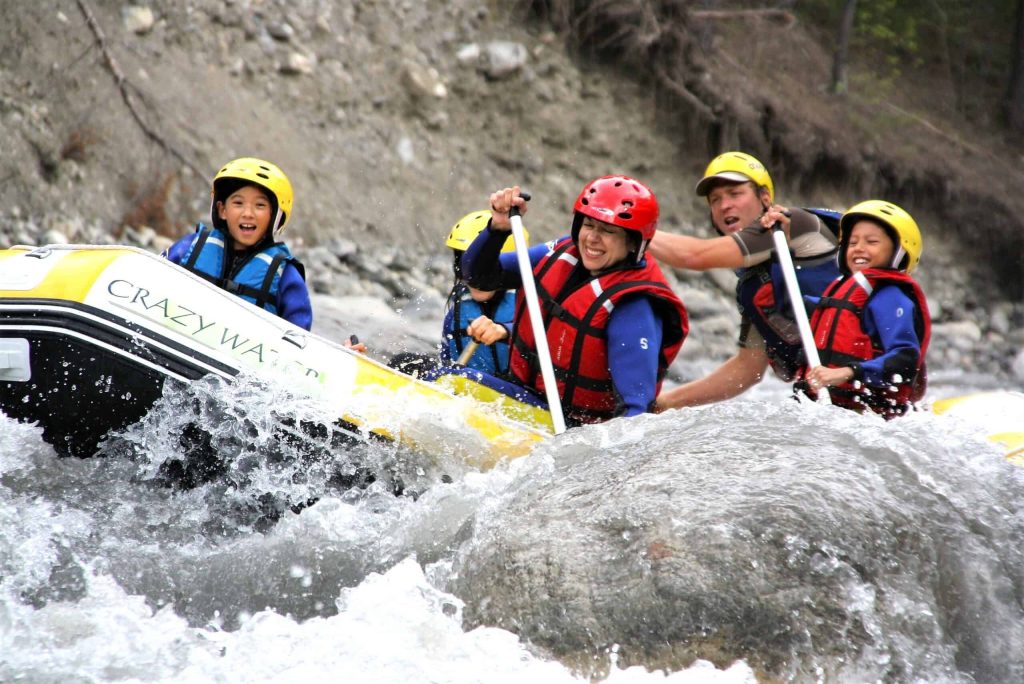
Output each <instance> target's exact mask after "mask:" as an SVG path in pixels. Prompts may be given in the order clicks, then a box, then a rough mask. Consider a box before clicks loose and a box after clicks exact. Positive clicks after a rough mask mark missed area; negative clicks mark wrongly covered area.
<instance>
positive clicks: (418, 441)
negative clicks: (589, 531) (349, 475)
mask: <svg viewBox="0 0 1024 684" xmlns="http://www.w3.org/2000/svg"><path fill="white" fill-rule="evenodd" d="M461 380H464V381H465V383H464V384H461V389H462V390H463V391H462V392H460V391H459V389H457V388H456V387H450V386H447V383H427V382H423V381H418V380H414V379H413V378H410V377H409V376H407V375H404V374H402V373H399V372H397V371H395V370H393V369H391V368H388V367H386V366H382V365H379V364H377V363H374V362H370V361H365V362H363V363H360V364H359V365H358V367H357V370H356V379H355V386H356V387H357V388H358V389H357V393H358V395H359V396H361V397H365V399H366V403H365V404H364V405H362V406H361V407H360V409H361V412H362V413H363V414H364V415H362V416H361V417H355V416H344V417H343V418H344V420H347V421H349V422H351V423H353V424H355V425H360V426H363V425H366V424H368V423H369V424H373V425H374V426H376V425H380V424H384V425H388V424H389V423H392V424H398V425H399V430H398V432H399V434H395V433H394V432H393V431H392V430H389V429H387V428H379V427H373V428H371V432H373V433H375V434H378V435H381V436H382V437H386V438H388V439H392V440H397V441H400V442H401V443H403V444H406V445H408V446H411V447H413V448H416V447H420V448H422V449H423V450H426V451H438V450H439V451H447V452H448V453H450V454H451V455H453V456H455V457H457V458H459V459H460V460H462V461H464V462H466V463H468V464H470V465H474V466H476V467H479V468H481V469H488V468H492V467H493V466H494V465H495V464H496V463H497V462H498V461H500V460H502V459H505V458H518V457H520V456H526V455H527V454H529V453H530V452H531V451H532V450H533V448H534V447H535V446H537V444H539V443H540V442H542V441H544V440H545V439H547V438H548V437H550V436H551V433H550V431H549V430H550V418H548V421H547V423H548V428H547V429H545V427H544V424H543V422H535V423H530V422H527V421H523V420H521V419H520V418H519V416H518V415H515V414H511V413H508V412H507V409H509V408H510V407H512V406H513V405H515V404H519V402H516V401H515V400H514V399H511V398H510V397H505V395H501V394H499V393H497V392H494V390H491V389H489V388H486V387H483V386H481V385H477V383H474V382H472V381H466V380H465V378H461ZM471 385H474V386H475V388H473V389H471V388H470V386H471ZM477 388H478V389H477ZM478 390H486V391H487V392H490V393H491V394H492V395H493V397H492V398H493V399H494V401H493V402H492V401H487V400H483V401H481V397H479V396H476V395H478V394H481V392H479V391H478ZM450 392H455V394H456V395H457V396H455V397H452V394H451V393H450ZM484 394H486V393H484ZM501 397H504V398H505V399H507V401H506V402H502V401H501V399H500V398H501ZM382 398H383V399H384V400H383V401H381V399H382ZM375 404H376V405H375ZM520 405H521V406H526V405H525V404H520ZM416 406H433V407H436V409H437V412H442V411H445V412H447V411H456V412H460V413H461V418H462V420H463V421H464V422H465V424H466V425H467V426H468V427H469V428H472V430H473V431H474V432H475V433H476V435H475V436H477V437H479V438H482V439H477V440H475V441H476V442H477V443H475V444H469V443H461V444H435V443H425V441H426V442H433V438H432V437H431V436H430V434H429V433H431V432H433V431H431V430H419V429H417V428H416V427H415V426H413V427H409V426H408V425H407V424H406V423H407V422H409V421H406V420H395V418H396V417H398V416H402V417H403V418H408V413H407V411H409V410H410V409H411V408H412V407H416ZM528 408H533V409H535V410H536V411H540V409H536V407H528ZM541 413H543V414H545V415H546V412H544V411H541ZM426 419H427V420H431V419H434V420H443V419H444V418H443V416H440V415H435V416H427V417H426ZM509 419H511V420H509ZM513 421H518V422H513ZM413 422H415V421H413ZM473 437H474V435H467V436H466V439H467V440H469V441H474V440H473Z"/></svg>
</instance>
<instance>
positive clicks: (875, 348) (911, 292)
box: [810, 268, 932, 418]
mask: <svg viewBox="0 0 1024 684" xmlns="http://www.w3.org/2000/svg"><path fill="white" fill-rule="evenodd" d="M861 276H863V278H862V277H861ZM886 285H895V286H897V287H899V288H900V289H902V290H903V291H904V293H906V295H907V296H908V297H910V298H911V299H912V300H913V301H914V328H915V329H916V331H917V337H918V340H920V343H921V354H920V356H918V359H917V372H916V373H915V374H914V377H912V378H904V379H903V381H902V382H899V383H893V384H892V385H890V386H888V387H886V388H884V389H880V388H877V387H875V388H869V387H867V386H865V385H864V383H862V382H856V381H853V382H848V383H845V384H843V385H838V386H836V387H830V388H829V397H830V399H831V400H832V403H833V404H835V405H836V406H842V407H844V408H848V409H853V410H857V411H859V410H863V409H864V408H865V407H867V408H870V409H871V410H872V411H874V412H875V413H879V414H881V415H883V416H885V417H886V418H893V417H896V416H901V415H903V414H904V413H906V412H907V409H908V408H909V406H910V403H911V402H914V401H918V400H920V399H921V398H922V397H923V396H924V392H925V389H926V387H927V372H926V370H925V354H927V352H928V343H929V341H930V340H931V330H932V323H931V315H930V314H929V313H928V301H927V299H926V298H925V296H924V292H923V291H922V290H921V287H920V285H918V284H917V282H916V281H915V280H914V279H913V278H911V277H910V276H909V275H907V274H906V273H902V272H900V271H893V270H891V269H879V268H868V269H865V270H863V271H861V272H860V273H859V274H854V275H852V276H847V277H845V278H843V279H842V280H838V281H836V282H835V283H833V284H832V285H830V286H829V287H828V289H826V290H825V294H824V295H823V296H822V298H821V301H820V302H819V303H818V306H817V308H815V310H814V314H813V315H812V316H811V321H810V322H811V330H812V332H813V333H814V346H815V347H817V348H818V353H819V354H820V355H821V363H822V365H824V366H827V367H829V368H841V367H843V366H848V365H850V364H851V363H854V362H859V361H867V360H869V359H873V358H875V357H877V356H880V355H881V354H882V353H884V350H883V349H882V348H881V346H880V345H879V343H878V342H877V341H876V340H873V339H872V338H871V337H870V336H869V335H868V334H867V333H866V332H864V326H863V315H864V309H865V307H866V306H867V303H868V300H869V299H870V298H871V295H872V294H873V293H874V292H875V291H876V290H878V289H879V288H881V287H885V286H886Z"/></svg>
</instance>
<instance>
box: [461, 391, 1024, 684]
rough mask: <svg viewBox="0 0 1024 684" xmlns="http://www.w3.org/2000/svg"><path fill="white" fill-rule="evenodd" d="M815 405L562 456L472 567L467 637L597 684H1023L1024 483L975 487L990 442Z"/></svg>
mask: <svg viewBox="0 0 1024 684" xmlns="http://www.w3.org/2000/svg"><path fill="white" fill-rule="evenodd" d="M793 406H797V405H796V404H794V405H793ZM804 406H806V408H805V409H802V410H800V411H797V412H793V411H790V410H789V407H788V406H787V405H786V404H783V403H782V402H780V403H779V404H777V405H772V406H765V405H764V404H757V405H747V406H746V407H743V408H742V409H741V408H740V405H738V404H733V405H731V406H727V405H719V406H716V407H713V408H710V409H707V410H705V411H693V410H688V411H687V410H684V411H674V412H671V413H668V414H663V415H661V416H645V417H641V418H633V419H629V420H627V421H614V422H612V423H610V424H607V425H604V426H597V427H590V428H586V429H583V430H576V431H570V432H569V433H567V434H566V435H565V436H563V437H561V438H559V440H558V443H557V450H556V449H552V452H551V453H557V454H558V461H557V462H552V461H551V460H547V461H545V460H544V457H543V456H537V458H536V459H535V460H534V461H533V462H532V463H529V464H523V466H522V467H524V469H525V472H523V473H521V474H520V477H519V480H518V482H519V486H518V487H514V488H512V489H511V490H510V492H511V493H510V494H509V498H508V500H506V501H501V502H495V504H494V512H493V513H492V514H491V515H489V516H486V517H485V518H483V519H481V520H480V521H478V523H477V529H476V531H475V535H474V541H473V543H471V544H469V545H467V547H465V548H464V550H463V551H462V553H461V554H460V556H459V559H458V561H457V562H456V564H455V567H454V569H453V576H454V577H455V578H456V579H455V580H454V585H455V586H454V588H453V590H454V592H455V593H456V594H457V595H458V596H460V598H462V599H463V600H464V601H466V610H465V616H466V621H467V624H468V626H475V625H493V626H498V627H502V628H505V629H509V630H512V631H514V632H516V633H518V634H519V635H521V637H523V638H525V639H527V640H528V641H530V642H532V643H533V644H534V645H536V646H538V647H541V648H544V649H546V650H549V651H551V652H552V653H554V654H555V655H556V656H557V657H559V658H560V659H562V660H563V661H564V662H567V663H571V664H573V665H575V666H577V667H580V668H582V669H585V670H586V669H593V668H594V667H595V666H596V667H600V663H602V662H604V659H603V657H602V654H603V653H605V652H607V649H609V648H611V647H613V646H616V645H617V647H618V649H619V655H620V663H621V664H624V665H633V664H643V665H644V666H645V667H647V668H649V669H653V668H667V669H680V668H682V667H685V666H687V665H688V664H689V663H691V662H692V661H693V660H694V659H695V658H704V659H707V660H711V661H712V662H715V663H716V664H717V665H719V666H724V665H727V664H729V663H731V662H733V661H734V660H736V659H745V660H746V661H747V662H748V663H749V664H750V665H751V666H753V667H754V668H755V669H756V670H758V671H759V672H760V673H761V674H762V675H765V676H767V677H769V678H770V679H771V680H773V681H774V680H776V679H780V680H786V681H789V680H794V679H795V680H797V681H805V680H806V681H821V678H822V677H824V679H825V680H828V681H839V680H842V681H908V680H912V679H913V680H919V681H935V680H936V679H939V680H942V681H960V679H958V677H959V676H960V675H959V674H958V671H966V672H970V673H972V676H975V677H976V678H977V680H976V681H988V682H995V681H1011V680H1017V681H1020V678H1021V677H1022V676H1024V655H1022V654H1024V650H1021V648H1022V646H1024V610H1022V603H1024V601H1022V598H1024V589H1022V587H1024V554H1022V551H1021V549H1022V545H1021V544H1020V542H1021V540H1022V539H1024V517H1022V516H1021V515H1020V514H1019V512H1016V513H1012V512H1010V513H1008V512H1007V508H1008V509H1009V511H1019V507H1018V505H1017V503H1016V501H1017V500H1019V491H1020V489H1019V488H1020V487H1021V485H1022V483H1024V477H1022V475H1024V471H1020V470H1018V469H1014V468H1013V467H1012V466H1008V465H1006V464H1004V463H1003V462H1002V461H1001V459H999V458H998V456H997V455H993V454H989V456H988V457H987V459H981V458H978V459H974V460H973V461H971V463H972V465H971V466H968V464H967V462H968V461H969V460H970V458H969V456H970V454H971V453H977V451H978V450H981V451H984V450H985V449H986V448H987V447H986V446H985V444H984V442H981V441H977V442H970V441H965V437H964V436H963V435H959V436H958V437H951V436H950V435H949V434H948V433H943V431H942V430H941V429H939V428H936V427H935V426H934V425H931V424H929V423H925V422H924V420H922V421H921V422H918V423H917V424H915V422H914V421H913V420H911V419H904V422H903V424H902V425H900V424H896V423H898V422H899V421H896V422H894V423H883V422H882V421H881V420H879V419H876V418H874V417H863V416H857V415H855V414H852V413H848V412H843V411H839V410H838V409H834V408H830V407H819V406H807V405H804ZM744 412H745V413H744ZM751 412H756V415H752V414H751ZM924 418H927V420H930V421H931V422H932V423H935V422H937V421H938V419H936V418H934V417H931V416H927V417H924ZM825 424H829V425H830V428H829V429H828V430H823V429H821V426H822V425H825ZM783 432H784V433H785V434H786V437H785V439H784V440H777V439H775V438H774V437H773V436H774V435H777V434H780V433H783ZM931 433H935V435H934V437H930V436H929V435H930V434H931ZM801 436H803V438H801ZM854 441H856V442H858V443H859V446H858V447H857V448H855V449H849V448H848V446H847V445H848V444H850V443H851V442H854ZM950 444H960V445H963V446H965V447H966V448H962V449H951V448H950V447H949V445H950ZM780 445H785V448H783V447H782V446H780ZM972 450H973V451H972ZM989 459H990V460H989ZM951 673H954V674H951ZM848 678H849V679H848ZM918 678H920V679H918ZM971 681H975V680H971Z"/></svg>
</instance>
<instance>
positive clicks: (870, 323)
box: [858, 285, 921, 387]
mask: <svg viewBox="0 0 1024 684" xmlns="http://www.w3.org/2000/svg"><path fill="white" fill-rule="evenodd" d="M915 308H916V307H915V305H914V301H913V300H912V299H911V298H910V297H908V296H907V295H906V293H904V292H903V290H901V289H900V288H898V287H895V286H892V285H890V286H886V287H883V288H881V289H879V290H876V291H875V294H874V295H873V296H872V297H871V299H869V300H868V305H867V307H866V308H865V311H864V332H866V333H867V334H868V335H869V336H871V338H872V339H874V340H878V341H879V342H880V343H881V347H882V350H883V351H882V354H881V355H879V356H877V357H875V358H873V359H871V360H869V361H863V362H861V364H860V369H859V373H858V376H859V377H858V379H861V380H863V381H864V383H865V384H867V385H870V386H873V387H884V386H888V385H892V384H894V383H896V382H900V383H906V382H909V381H910V380H911V378H913V377H914V373H915V371H916V370H917V361H918V359H919V358H920V356H921V342H920V340H919V339H918V337H917V331H916V330H915V328H914V319H915V316H914V310H915Z"/></svg>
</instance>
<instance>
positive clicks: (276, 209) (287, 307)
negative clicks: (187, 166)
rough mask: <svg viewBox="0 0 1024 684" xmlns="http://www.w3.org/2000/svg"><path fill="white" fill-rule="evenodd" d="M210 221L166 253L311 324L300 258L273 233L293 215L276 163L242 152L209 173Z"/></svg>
mask: <svg viewBox="0 0 1024 684" xmlns="http://www.w3.org/2000/svg"><path fill="white" fill-rule="evenodd" d="M210 194H211V196H212V201H211V204H210V225H209V226H206V225H203V224H202V223H200V224H199V225H198V226H196V232H195V233H192V234H191V235H186V236H185V237H183V238H182V239H180V240H178V241H177V242H175V243H174V244H173V245H171V247H170V248H169V249H168V250H167V252H166V253H165V255H164V256H166V257H167V258H168V259H169V260H170V261H173V262H174V263H176V264H178V265H179V266H183V267H184V268H186V269H188V270H189V271H192V272H193V273H195V274H196V275H198V276H200V277H202V278H204V279H206V280H209V281H210V282H212V283H214V284H215V285H217V286H218V287H221V288H223V289H225V290H227V291H228V292H232V293H234V294H236V295H238V296H239V297H241V298H242V299H244V300H246V301H248V302H250V303H252V304H255V305H256V306H258V307H260V308H261V309H265V310H267V311H269V312H271V313H274V314H277V315H278V316H280V317H281V318H284V319H285V320H287V321H289V322H291V323H294V324H295V325H297V326H299V327H300V328H304V329H306V330H309V329H310V328H311V327H312V325H313V307H312V305H311V304H310V301H309V290H308V289H307V288H306V274H305V269H304V268H303V266H302V264H301V263H300V262H299V261H298V259H296V258H295V257H294V256H292V253H291V251H290V250H289V249H288V246H287V245H285V244H284V243H283V242H278V241H277V240H275V238H277V237H279V236H280V235H281V233H283V232H284V228H285V226H286V225H287V223H288V220H289V219H290V218H291V215H292V201H293V197H294V194H293V192H292V184H291V183H290V182H289V180H288V177H287V176H286V175H284V172H283V171H281V169H279V168H278V167H277V166H276V165H274V164H271V163H270V162H268V161H263V160H262V159H254V158H252V157H242V158H240V159H235V160H233V161H230V162H228V163H227V164H225V165H224V167H223V168H221V170H220V171H218V172H217V175H216V176H214V179H213V183H212V187H211V190H210Z"/></svg>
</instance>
